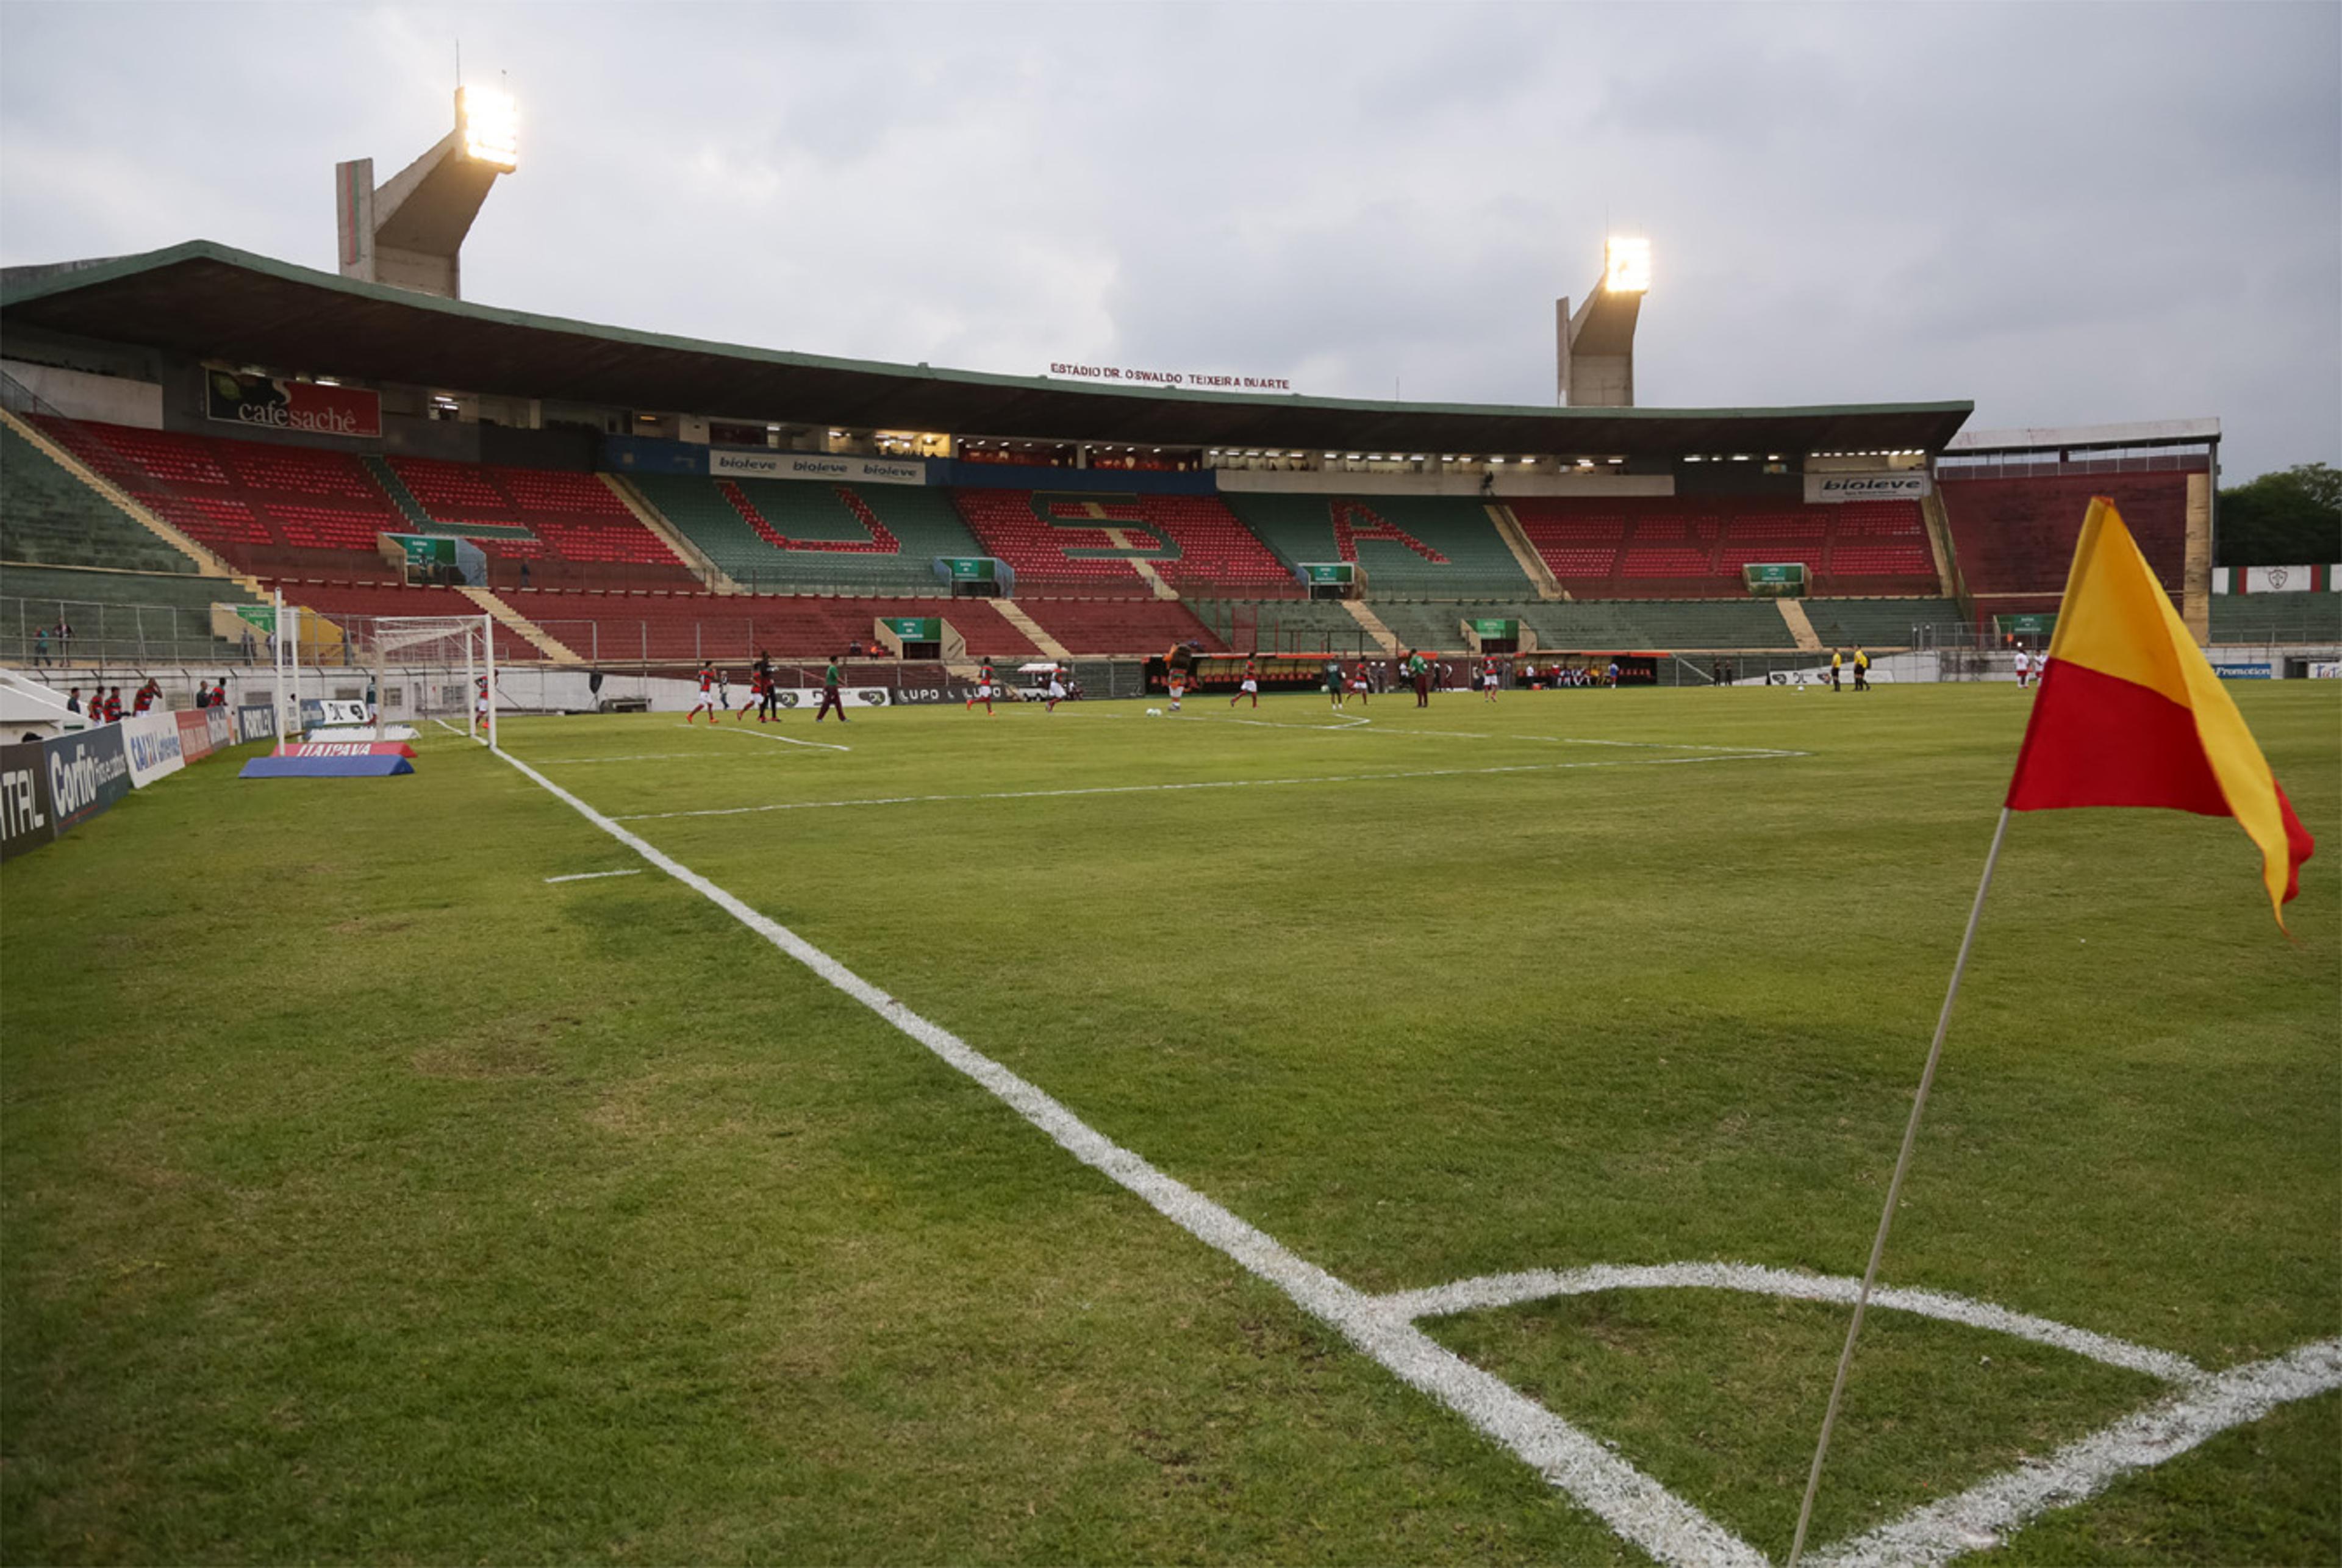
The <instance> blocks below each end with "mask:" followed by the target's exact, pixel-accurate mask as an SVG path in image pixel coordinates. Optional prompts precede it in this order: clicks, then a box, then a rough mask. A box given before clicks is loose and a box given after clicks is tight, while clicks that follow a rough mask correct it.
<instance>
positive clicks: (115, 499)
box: [0, 409, 266, 599]
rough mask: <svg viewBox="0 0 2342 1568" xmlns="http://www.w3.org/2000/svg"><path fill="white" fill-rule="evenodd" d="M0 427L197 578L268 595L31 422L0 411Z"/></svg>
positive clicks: (255, 580)
mask: <svg viewBox="0 0 2342 1568" xmlns="http://www.w3.org/2000/svg"><path fill="white" fill-rule="evenodd" d="M0 425H5V427H6V428H7V429H8V430H9V431H11V432H12V433H14V434H16V435H19V436H22V437H23V438H24V439H25V441H26V442H27V443H29V444H31V445H32V446H33V447H35V449H36V450H38V451H39V452H40V454H42V455H43V456H45V457H46V458H48V459H49V461H50V462H52V463H55V464H56V465H57V466H58V467H60V468H62V469H64V470H65V472H66V473H67V474H71V475H72V476H73V477H74V478H75V479H76V480H78V481H79V482H80V483H81V484H84V485H85V486H87V487H88V488H89V489H90V490H91V491H93V492H94V493H95V494H96V495H97V496H98V497H99V498H100V499H101V500H103V501H105V503H106V504H108V505H110V506H112V507H113V508H114V509H115V511H117V512H119V513H121V514H123V515H124V516H125V517H127V518H129V519H130V520H131V521H132V522H134V523H136V524H139V526H141V527H143V528H145V530H146V532H147V533H149V534H153V535H154V536H155V538H157V539H159V540H161V541H162V542H163V543H164V544H167V545H169V546H170V547H171V548H172V549H174V550H175V551H177V552H178V553H179V554H181V555H182V556H184V557H185V558H186V559H187V560H188V561H190V562H192V563H194V564H195V572H196V574H197V575H199V576H205V577H221V578H225V579H226V580H227V581H229V582H231V583H234V584H235V585H236V586H237V587H239V588H242V589H243V590H244V591H245V593H247V594H251V595H252V596H253V597H254V598H255V599H258V598H264V597H265V596H266V595H265V591H264V590H263V589H262V588H261V586H260V581H259V579H258V578H256V577H253V576H250V575H248V574H245V573H242V572H239V571H237V570H236V569H235V567H233V566H231V565H229V564H228V563H227V562H226V561H225V559H224V558H222V557H221V556H219V555H216V554H213V553H212V552H211V551H210V550H207V549H205V547H204V546H203V545H201V544H196V543H195V540H193V539H191V538H189V537H188V536H187V535H186V534H183V533H181V532H180V531H179V530H178V529H176V528H175V527H173V526H172V525H171V524H168V523H165V521H163V519H162V518H160V517H158V516H156V515H155V514H154V513H152V512H150V511H148V510H147V509H146V508H145V506H143V505H141V504H139V503H138V502H137V501H136V500H135V499H134V498H133V497H132V496H131V494H130V493H129V492H128V491H126V490H124V489H123V488H122V487H121V486H120V485H118V484H115V483H114V482H113V481H111V480H109V479H106V478H105V477H104V476H103V475H101V474H98V473H97V472H96V471H95V470H94V469H92V468H91V467H90V466H89V465H88V464H85V463H84V462H82V460H81V459H80V458H78V457H75V455H74V454H72V453H70V452H68V451H66V450H65V448H64V447H63V446H61V445H59V444H57V443H56V442H55V441H53V440H51V439H50V438H49V437H48V435H47V434H45V432H43V431H41V430H39V429H37V428H35V426H34V425H33V424H31V423H30V422H29V421H27V420H25V419H22V418H19V417H18V416H17V415H16V414H13V413H10V412H9V411H8V410H6V409H0Z"/></svg>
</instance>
